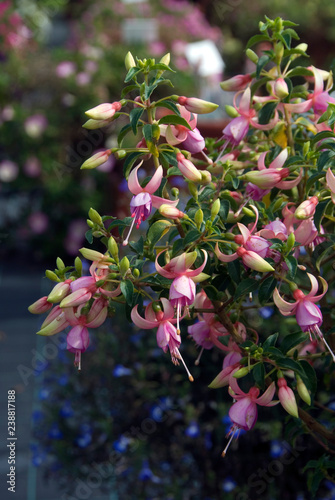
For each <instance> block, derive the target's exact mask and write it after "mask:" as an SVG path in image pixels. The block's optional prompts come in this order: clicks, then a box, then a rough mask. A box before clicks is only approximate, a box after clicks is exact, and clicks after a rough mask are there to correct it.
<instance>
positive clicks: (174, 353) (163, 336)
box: [131, 297, 193, 382]
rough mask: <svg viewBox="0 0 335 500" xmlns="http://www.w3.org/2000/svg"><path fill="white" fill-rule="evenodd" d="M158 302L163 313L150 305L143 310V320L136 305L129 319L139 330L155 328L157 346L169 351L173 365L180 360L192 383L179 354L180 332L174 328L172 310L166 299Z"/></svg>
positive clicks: (191, 378)
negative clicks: (161, 306)
mask: <svg viewBox="0 0 335 500" xmlns="http://www.w3.org/2000/svg"><path fill="white" fill-rule="evenodd" d="M160 300H161V303H162V305H163V311H162V310H161V308H160V307H159V308H157V305H155V306H156V307H155V309H156V311H155V310H154V306H153V304H152V303H150V304H149V305H148V306H147V307H146V308H145V313H144V315H145V318H142V316H140V314H139V313H138V311H137V308H138V305H136V306H135V307H134V308H133V309H132V311H131V319H132V321H133V322H134V323H135V325H136V326H138V327H139V328H144V329H150V330H151V329H152V328H157V344H158V345H159V347H161V348H162V349H163V351H164V352H166V351H167V349H168V348H169V349H170V353H171V359H172V362H173V364H175V365H178V364H179V360H180V361H181V362H182V363H183V365H184V367H185V370H186V372H187V374H188V378H189V380H190V381H191V382H193V377H192V375H191V374H190V372H189V370H188V368H187V366H186V364H185V362H184V360H183V357H182V355H181V354H180V352H179V347H180V344H181V340H180V332H178V331H177V329H176V327H175V326H174V323H176V321H177V319H176V318H174V308H173V306H172V305H171V303H170V301H169V300H168V299H166V298H164V297H162V298H161V299H160Z"/></svg>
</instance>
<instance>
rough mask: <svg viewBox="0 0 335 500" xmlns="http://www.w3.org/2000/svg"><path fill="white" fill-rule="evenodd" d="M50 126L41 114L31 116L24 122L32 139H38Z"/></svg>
mask: <svg viewBox="0 0 335 500" xmlns="http://www.w3.org/2000/svg"><path fill="white" fill-rule="evenodd" d="M47 126H48V120H47V119H46V117H45V116H44V115H42V114H40V113H38V114H36V115H32V116H29V118H27V119H26V120H25V122H24V129H25V131H26V133H27V135H29V137H31V138H32V139H38V138H39V137H41V135H42V134H43V132H44V131H45V129H46V128H47Z"/></svg>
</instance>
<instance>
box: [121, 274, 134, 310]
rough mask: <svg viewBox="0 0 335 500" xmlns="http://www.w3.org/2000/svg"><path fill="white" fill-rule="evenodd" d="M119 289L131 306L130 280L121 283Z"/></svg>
mask: <svg viewBox="0 0 335 500" xmlns="http://www.w3.org/2000/svg"><path fill="white" fill-rule="evenodd" d="M120 288H121V292H122V295H123V296H124V298H125V299H126V302H127V304H128V305H130V306H131V305H132V303H133V295H134V285H133V282H132V281H130V280H125V281H121V283H120Z"/></svg>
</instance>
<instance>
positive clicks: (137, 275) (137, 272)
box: [133, 267, 140, 278]
mask: <svg viewBox="0 0 335 500" xmlns="http://www.w3.org/2000/svg"><path fill="white" fill-rule="evenodd" d="M133 276H134V278H139V277H140V271H139V270H138V269H137V267H135V269H133Z"/></svg>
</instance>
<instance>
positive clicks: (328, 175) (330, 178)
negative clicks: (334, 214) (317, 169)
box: [326, 168, 335, 203]
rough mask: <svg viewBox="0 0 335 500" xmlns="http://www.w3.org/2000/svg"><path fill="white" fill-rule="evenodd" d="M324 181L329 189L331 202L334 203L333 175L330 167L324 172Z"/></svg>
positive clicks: (334, 181)
mask: <svg viewBox="0 0 335 500" xmlns="http://www.w3.org/2000/svg"><path fill="white" fill-rule="evenodd" d="M326 182H327V186H328V188H329V189H330V191H331V197H332V202H333V203H335V175H334V174H333V172H332V171H331V169H330V168H328V170H327V173H326Z"/></svg>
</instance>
